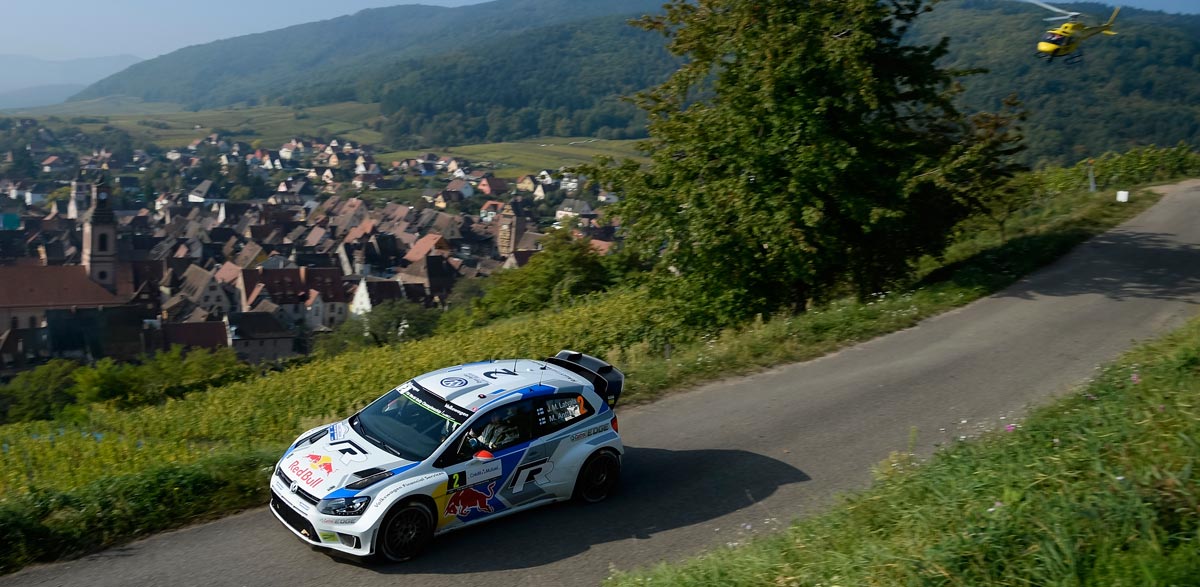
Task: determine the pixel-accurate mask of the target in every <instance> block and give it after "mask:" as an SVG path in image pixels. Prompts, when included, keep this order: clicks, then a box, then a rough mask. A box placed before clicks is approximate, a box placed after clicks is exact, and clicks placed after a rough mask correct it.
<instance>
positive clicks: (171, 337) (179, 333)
mask: <svg viewBox="0 0 1200 587" xmlns="http://www.w3.org/2000/svg"><path fill="white" fill-rule="evenodd" d="M228 327H229V325H228V324H226V323H225V322H224V321H218V320H213V321H209V322H181V323H176V324H169V323H168V324H163V325H162V331H161V340H162V348H163V349H169V348H171V347H173V346H181V347H184V348H200V349H220V348H225V347H227V346H229V331H228Z"/></svg>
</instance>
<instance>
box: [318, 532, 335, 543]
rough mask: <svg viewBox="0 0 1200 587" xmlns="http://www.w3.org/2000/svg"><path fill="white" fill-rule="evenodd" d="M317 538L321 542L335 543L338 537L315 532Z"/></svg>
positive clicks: (330, 533)
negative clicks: (318, 537)
mask: <svg viewBox="0 0 1200 587" xmlns="http://www.w3.org/2000/svg"><path fill="white" fill-rule="evenodd" d="M317 536H320V537H321V542H337V541H338V537H337V534H336V533H334V532H323V531H322V532H317Z"/></svg>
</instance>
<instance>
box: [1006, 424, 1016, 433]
mask: <svg viewBox="0 0 1200 587" xmlns="http://www.w3.org/2000/svg"><path fill="white" fill-rule="evenodd" d="M1016 429H1017V425H1016V424H1008V425H1006V426H1005V427H1004V431H1005V432H1012V431H1013V430H1016Z"/></svg>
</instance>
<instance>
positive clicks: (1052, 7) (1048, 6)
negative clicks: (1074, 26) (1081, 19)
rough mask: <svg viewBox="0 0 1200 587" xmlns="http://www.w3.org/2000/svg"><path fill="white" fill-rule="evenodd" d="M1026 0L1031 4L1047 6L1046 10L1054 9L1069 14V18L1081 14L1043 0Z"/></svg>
mask: <svg viewBox="0 0 1200 587" xmlns="http://www.w3.org/2000/svg"><path fill="white" fill-rule="evenodd" d="M1025 1H1026V2H1029V3H1030V4H1037V5H1038V6H1041V7H1042V8H1045V9H1046V10H1051V11H1054V12H1058V13H1061V14H1065V15H1067V16H1066V17H1067V18H1072V17H1075V16H1079V13H1078V12H1071V11H1069V10H1063V9H1061V8H1059V7H1057V6H1051V5H1049V4H1046V3H1045V2H1042V1H1041V0H1025ZM1046 20H1049V19H1046Z"/></svg>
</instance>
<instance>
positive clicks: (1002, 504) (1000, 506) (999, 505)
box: [987, 501, 1004, 512]
mask: <svg viewBox="0 0 1200 587" xmlns="http://www.w3.org/2000/svg"><path fill="white" fill-rule="evenodd" d="M1002 507H1004V502H1002V501H998V502H996V503H994V504H992V507H990V508H988V509H987V511H988V512H994V511H996V510H997V509H999V508H1002Z"/></svg>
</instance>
